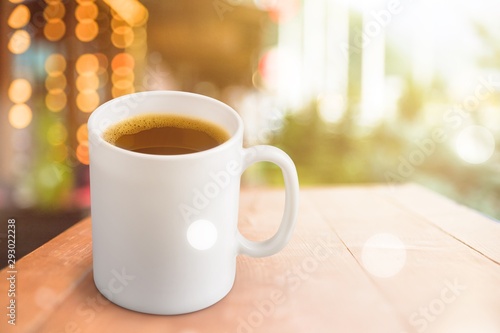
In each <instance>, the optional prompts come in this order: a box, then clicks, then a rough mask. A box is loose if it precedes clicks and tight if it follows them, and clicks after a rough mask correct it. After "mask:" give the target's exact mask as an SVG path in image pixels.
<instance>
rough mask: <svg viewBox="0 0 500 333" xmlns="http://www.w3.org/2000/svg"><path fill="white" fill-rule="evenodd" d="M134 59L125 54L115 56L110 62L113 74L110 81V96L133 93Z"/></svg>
mask: <svg viewBox="0 0 500 333" xmlns="http://www.w3.org/2000/svg"><path fill="white" fill-rule="evenodd" d="M134 66H135V60H134V58H133V57H132V56H131V55H130V54H127V53H119V54H117V55H116V56H115V57H114V58H113V60H112V61H111V68H112V70H113V74H112V75H111V81H112V83H113V87H112V88H111V95H112V96H113V97H119V96H123V95H126V94H131V93H133V92H135V88H134V79H135V76H134Z"/></svg>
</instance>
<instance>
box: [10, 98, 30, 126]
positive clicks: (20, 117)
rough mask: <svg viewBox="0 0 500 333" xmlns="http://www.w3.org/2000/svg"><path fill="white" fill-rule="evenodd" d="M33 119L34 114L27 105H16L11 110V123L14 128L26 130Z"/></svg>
mask: <svg viewBox="0 0 500 333" xmlns="http://www.w3.org/2000/svg"><path fill="white" fill-rule="evenodd" d="M32 119H33V112H31V108H30V107H29V106H28V105H26V104H14V105H13V106H12V107H11V108H10V110H9V123H10V125H11V126H12V127H14V128H18V129H22V128H26V127H28V125H29V124H30V123H31V120H32Z"/></svg>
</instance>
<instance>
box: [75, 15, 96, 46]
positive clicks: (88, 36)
mask: <svg viewBox="0 0 500 333" xmlns="http://www.w3.org/2000/svg"><path fill="white" fill-rule="evenodd" d="M75 34H76V37H77V38H78V39H79V40H80V41H82V42H91V41H93V40H94V39H95V38H96V37H97V35H98V34H99V25H97V22H96V21H94V20H83V21H80V22H79V23H78V24H77V25H76V28H75Z"/></svg>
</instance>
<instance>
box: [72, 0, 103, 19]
mask: <svg viewBox="0 0 500 333" xmlns="http://www.w3.org/2000/svg"><path fill="white" fill-rule="evenodd" d="M98 15H99V8H98V7H97V5H96V4H95V3H93V2H82V3H81V4H80V5H79V6H78V7H76V10H75V17H76V19H77V20H78V21H83V20H87V19H90V20H95V19H96V18H97V16H98Z"/></svg>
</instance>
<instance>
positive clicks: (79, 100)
mask: <svg viewBox="0 0 500 333" xmlns="http://www.w3.org/2000/svg"><path fill="white" fill-rule="evenodd" d="M76 105H77V106H78V108H79V109H80V110H81V111H83V112H87V113H88V112H92V111H94V110H95V108H97V107H98V106H99V94H98V93H97V92H96V91H95V90H84V91H81V92H79V93H78V96H77V97H76Z"/></svg>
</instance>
